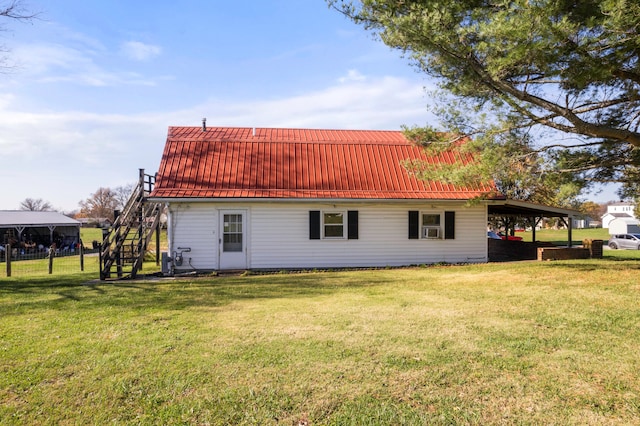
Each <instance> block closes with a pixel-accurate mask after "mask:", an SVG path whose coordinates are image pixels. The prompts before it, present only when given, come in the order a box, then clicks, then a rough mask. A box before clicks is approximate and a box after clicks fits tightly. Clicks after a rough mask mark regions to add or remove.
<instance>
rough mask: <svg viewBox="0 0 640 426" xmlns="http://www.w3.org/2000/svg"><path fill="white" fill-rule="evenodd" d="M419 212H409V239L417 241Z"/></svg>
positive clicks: (418, 236) (418, 235)
mask: <svg viewBox="0 0 640 426" xmlns="http://www.w3.org/2000/svg"><path fill="white" fill-rule="evenodd" d="M419 213H420V212H418V211H409V239H410V240H417V239H418V238H420V214H419Z"/></svg>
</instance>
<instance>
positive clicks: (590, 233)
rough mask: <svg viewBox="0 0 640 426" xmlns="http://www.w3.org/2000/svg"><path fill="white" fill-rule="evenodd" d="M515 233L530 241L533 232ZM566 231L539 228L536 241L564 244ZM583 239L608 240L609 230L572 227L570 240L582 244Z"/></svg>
mask: <svg viewBox="0 0 640 426" xmlns="http://www.w3.org/2000/svg"><path fill="white" fill-rule="evenodd" d="M516 235H518V236H521V237H523V241H531V239H532V237H533V233H532V232H531V231H527V232H517V233H516ZM567 237H568V233H567V230H566V229H541V230H538V231H536V241H548V242H553V243H556V244H558V245H566V244H567V242H568V240H567ZM585 239H592V240H603V241H604V242H605V244H606V242H607V241H608V240H609V230H608V229H606V228H593V229H573V230H572V232H571V240H572V241H573V244H574V245H577V244H582V241H583V240H585Z"/></svg>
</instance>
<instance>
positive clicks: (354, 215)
mask: <svg viewBox="0 0 640 426" xmlns="http://www.w3.org/2000/svg"><path fill="white" fill-rule="evenodd" d="M347 237H348V238H349V239H350V240H357V239H358V210H349V211H348V212H347Z"/></svg>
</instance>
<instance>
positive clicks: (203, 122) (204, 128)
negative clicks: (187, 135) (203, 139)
mask: <svg viewBox="0 0 640 426" xmlns="http://www.w3.org/2000/svg"><path fill="white" fill-rule="evenodd" d="M202 131H203V132H206V131H207V118H206V117H205V118H203V119H202Z"/></svg>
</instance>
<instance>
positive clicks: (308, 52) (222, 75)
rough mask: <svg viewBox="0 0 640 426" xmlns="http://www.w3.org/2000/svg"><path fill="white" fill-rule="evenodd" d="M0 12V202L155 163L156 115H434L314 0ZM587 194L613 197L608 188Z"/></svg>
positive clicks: (75, 3)
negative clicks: (1, 50) (31, 16)
mask: <svg viewBox="0 0 640 426" xmlns="http://www.w3.org/2000/svg"><path fill="white" fill-rule="evenodd" d="M27 5H28V7H29V9H30V10H31V11H35V12H39V14H40V15H39V19H37V20H34V21H33V22H31V23H26V24H25V23H19V22H9V21H5V22H4V23H3V22H0V24H4V31H3V32H2V33H0V44H2V45H4V46H5V47H6V48H8V49H9V52H8V54H7V60H8V61H9V62H10V63H11V64H12V65H13V66H12V68H11V69H9V70H8V71H6V72H5V73H3V74H0V181H2V182H3V185H2V186H3V189H2V197H0V210H9V209H17V208H18V207H19V204H20V201H22V200H24V199H25V198H42V199H44V200H46V201H49V202H50V203H51V204H52V205H53V207H54V208H56V209H60V210H63V211H71V210H76V209H78V202H79V201H81V200H84V199H86V198H88V197H90V196H91V194H92V193H94V192H95V191H96V190H97V189H98V188H100V187H112V188H113V187H116V186H121V185H126V184H128V183H131V182H135V181H136V179H137V176H138V169H139V168H144V169H145V170H146V171H147V172H148V173H154V172H155V171H156V170H157V168H158V165H159V162H160V157H161V155H162V149H163V147H164V142H165V138H166V133H167V128H168V126H173V125H193V126H199V125H200V124H201V120H202V118H203V117H206V118H207V124H208V125H209V126H242V127H308V128H335V129H339V128H352V129H389V130H398V129H400V126H401V125H403V124H406V125H424V124H436V123H435V119H434V118H433V117H432V116H431V115H430V114H429V113H428V111H427V106H428V105H429V102H430V99H429V96H428V90H430V88H433V86H432V84H431V82H430V81H428V80H427V79H426V77H425V76H424V75H422V74H419V73H417V72H416V71H415V70H414V69H413V68H412V67H411V66H409V64H408V61H407V60H406V59H403V58H402V57H401V55H400V53H399V52H397V51H392V50H390V49H389V48H387V47H386V46H384V45H383V44H382V43H381V42H379V41H377V40H374V39H373V37H372V36H371V34H369V33H366V32H365V31H364V30H363V28H362V27H359V26H356V25H355V24H353V23H352V22H350V21H348V20H347V19H346V18H344V17H343V16H342V15H340V14H339V13H337V12H335V11H333V10H330V9H328V7H327V5H326V3H325V1H324V0H270V1H256V0H234V1H222V0H209V1H204V0H202V1H199V0H191V1H188V2H176V1H175V0H174V1H166V0H156V1H153V2H151V1H130V0H127V1H123V0H109V1H100V0H56V1H55V2H51V1H44V0H27ZM590 198H591V199H595V200H602V201H606V200H610V199H614V198H615V197H614V196H613V195H612V194H611V193H610V192H606V193H604V194H600V195H599V196H591V197H590Z"/></svg>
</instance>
